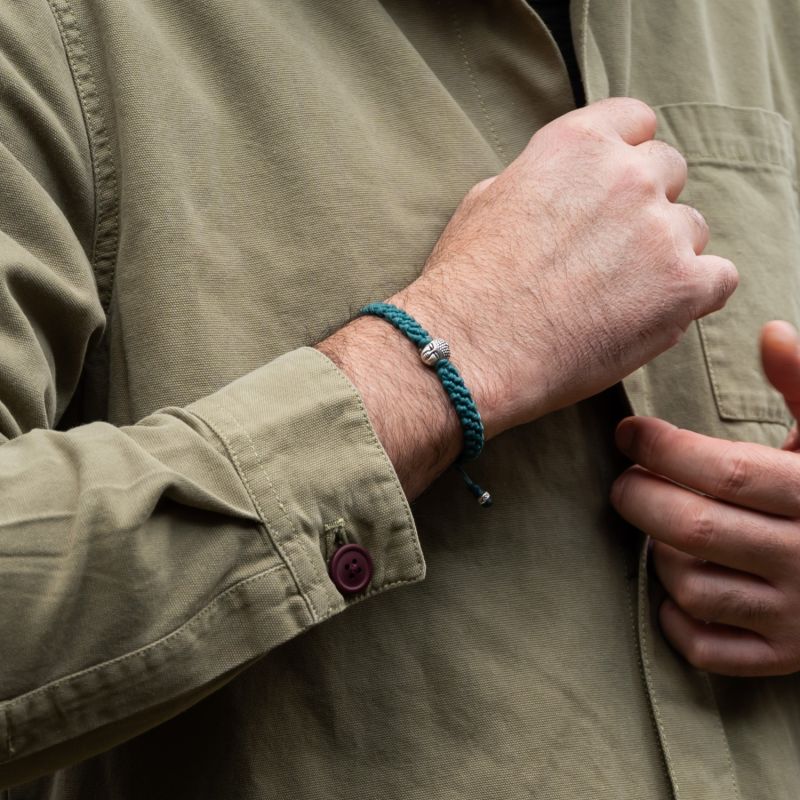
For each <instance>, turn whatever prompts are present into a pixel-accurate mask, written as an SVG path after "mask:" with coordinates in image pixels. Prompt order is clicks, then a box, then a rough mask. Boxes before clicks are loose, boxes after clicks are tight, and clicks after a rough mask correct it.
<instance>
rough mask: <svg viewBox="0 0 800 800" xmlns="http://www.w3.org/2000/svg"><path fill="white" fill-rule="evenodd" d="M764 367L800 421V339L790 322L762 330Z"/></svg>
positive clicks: (781, 322)
mask: <svg viewBox="0 0 800 800" xmlns="http://www.w3.org/2000/svg"><path fill="white" fill-rule="evenodd" d="M761 364H762V366H763V367H764V374H765V375H766V376H767V380H768V381H769V382H770V383H771V384H772V385H773V386H774V387H775V388H776V389H777V390H778V391H779V392H780V393H781V394H782V395H783V399H784V400H785V401H786V405H787V406H788V407H789V411H791V412H792V416H794V418H795V419H800V336H798V333H797V331H796V330H795V328H794V326H792V325H790V324H789V323H788V322H783V321H781V320H774V321H773V322H768V323H767V324H766V325H764V327H763V328H762V329H761Z"/></svg>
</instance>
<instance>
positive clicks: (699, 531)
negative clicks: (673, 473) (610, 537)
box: [611, 467, 798, 581]
mask: <svg viewBox="0 0 800 800" xmlns="http://www.w3.org/2000/svg"><path fill="white" fill-rule="evenodd" d="M611 501H612V503H613V505H614V507H615V508H616V509H617V511H618V512H619V513H620V514H621V515H622V516H623V517H624V518H625V519H626V520H628V522H630V523H631V524H632V525H634V526H636V527H637V528H639V529H640V530H642V531H644V532H645V533H647V534H649V535H650V536H651V537H652V538H653V539H657V540H658V541H660V542H664V543H665V544H668V545H670V546H671V547H674V548H676V549H678V550H681V551H683V552H684V553H688V554H689V555H692V556H695V557H696V558H702V559H705V560H706V561H713V562H714V563H716V564H722V565H723V566H726V567H731V568H732V569H738V570H741V571H742V572H750V573H752V574H754V575H758V576H760V577H762V578H766V579H767V580H770V581H772V580H776V579H782V578H783V577H784V576H785V574H786V572H787V570H792V569H793V567H792V563H793V562H794V561H795V559H796V556H795V552H794V548H795V542H796V541H797V539H798V534H797V528H796V525H795V523H793V522H790V521H789V520H786V519H783V518H782V517H772V516H768V515H766V514H761V513H760V512H758V511H750V510H748V509H746V508H739V507H738V506H732V505H729V504H728V503H722V502H720V501H719V500H715V499H714V498H711V497H706V496H705V495H701V494H697V493H696V492H693V491H690V490H689V489H685V488H684V487H682V486H678V485H677V484H675V483H672V482H671V481H668V480H665V479H664V478H660V477H659V476H658V475H654V474H653V473H651V472H647V471H646V470H643V469H642V468H641V467H632V468H631V469H629V470H627V471H626V472H624V473H623V474H622V475H621V476H620V477H619V478H618V479H617V480H616V481H615V482H614V486H613V489H612V495H611Z"/></svg>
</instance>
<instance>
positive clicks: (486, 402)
mask: <svg viewBox="0 0 800 800" xmlns="http://www.w3.org/2000/svg"><path fill="white" fill-rule="evenodd" d="M655 130H656V117H655V114H654V112H653V111H652V110H651V109H650V108H649V107H648V106H646V105H645V104H644V103H641V102H639V101H638V100H633V99H630V98H614V99H611V100H605V101H602V102H599V103H595V104H593V105H591V106H588V107H586V108H581V109H578V110H576V111H573V112H570V113H569V114H565V115H564V116H562V117H559V118H558V119H556V120H554V121H553V122H551V123H550V124H549V125H546V126H545V127H544V128H542V129H541V130H540V131H538V132H537V133H536V135H535V136H534V137H533V138H532V139H531V141H530V142H529V144H528V146H527V147H526V148H525V150H524V151H523V152H522V153H521V154H520V155H519V156H518V158H517V159H516V160H515V161H514V162H513V163H512V164H510V165H509V166H508V167H507V168H506V169H505V170H504V171H503V172H502V173H500V175H498V176H497V177H496V178H491V179H489V180H487V181H484V182H483V183H481V184H478V185H477V186H476V187H475V188H474V189H473V190H472V191H471V192H470V193H469V194H468V195H467V197H466V198H465V200H464V201H463V202H462V204H461V206H460V207H459V208H458V209H457V211H456V213H455V214H454V216H453V218H452V220H451V221H450V223H449V224H448V226H447V228H446V229H445V231H444V233H443V234H442V236H441V238H440V239H439V242H438V243H437V245H436V247H435V248H434V251H433V253H432V254H431V257H430V259H429V260H428V263H427V264H426V266H425V270H424V272H423V274H422V276H421V277H420V278H419V279H418V280H417V281H415V282H414V283H413V284H411V286H409V287H408V288H407V289H406V290H404V291H402V292H400V293H399V294H398V295H397V296H396V297H395V298H392V301H393V302H395V303H396V304H397V305H400V306H402V307H404V308H406V309H407V310H409V311H410V312H411V313H412V314H413V315H414V316H416V317H417V318H418V319H419V320H420V321H421V322H422V324H423V325H424V326H425V327H426V328H427V329H428V330H429V331H431V333H432V334H433V335H439V336H443V337H444V338H446V339H448V340H449V341H450V344H451V346H452V348H453V361H454V363H455V364H456V365H457V366H458V367H459V369H460V370H461V371H462V373H463V375H464V379H465V381H466V383H467V386H469V387H470V388H471V389H473V391H474V393H475V395H476V400H477V402H478V407H479V409H480V411H481V414H482V416H483V417H484V422H485V424H486V427H487V431H488V434H489V436H492V435H494V434H495V433H498V432H500V431H502V430H506V429H508V428H511V427H514V426H515V425H519V424H522V423H524V422H529V421H531V420H532V419H535V418H537V417H539V416H541V415H543V414H545V413H548V412H549V411H552V410H555V409H556V408H560V407H563V406H566V405H569V404H570V403H574V402H576V401H578V400H581V399H583V398H585V397H589V396H591V395H593V394H595V393H597V392H598V391H600V390H601V389H604V388H607V387H608V386H610V385H612V384H613V383H615V382H616V381H618V380H620V379H621V378H622V377H624V376H625V375H627V374H629V373H630V372H632V371H633V370H634V369H636V368H637V367H639V366H641V365H642V364H644V363H646V362H648V361H650V360H651V359H652V358H654V357H655V356H656V355H658V354H659V353H661V352H662V351H664V350H666V349H668V348H669V347H671V346H672V345H674V344H675V343H676V342H677V341H678V339H679V338H680V337H681V335H682V334H683V332H684V331H685V330H686V328H687V327H688V326H689V324H690V323H691V322H692V320H694V319H696V318H698V317H701V316H703V315H705V314H708V313H710V312H712V311H715V310H717V309H719V308H720V307H721V306H722V305H724V303H725V301H726V300H727V298H728V297H729V296H730V294H731V293H732V292H733V290H734V289H735V287H736V284H737V280H738V278H737V274H736V270H735V268H734V266H733V264H731V262H730V261H727V260H725V259H722V258H719V257H717V256H712V255H701V253H702V251H703V249H704V248H705V246H706V243H707V241H708V229H707V227H706V223H705V221H704V219H703V217H702V216H701V215H700V213H699V212H698V211H696V210H695V209H693V208H691V207H689V206H685V205H681V204H680V203H676V202H675V200H676V199H677V197H678V195H679V194H680V192H681V190H682V189H683V186H684V183H685V181H686V162H685V160H684V159H683V157H682V156H681V155H680V154H679V153H678V152H677V151H676V150H674V149H673V148H672V147H670V146H669V145H667V144H665V143H664V142H659V141H654V140H653V136H654V135H655Z"/></svg>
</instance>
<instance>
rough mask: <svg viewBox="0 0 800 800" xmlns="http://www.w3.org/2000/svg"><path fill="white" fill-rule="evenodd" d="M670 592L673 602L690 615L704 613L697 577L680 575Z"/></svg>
mask: <svg viewBox="0 0 800 800" xmlns="http://www.w3.org/2000/svg"><path fill="white" fill-rule="evenodd" d="M670 591H671V594H672V598H673V600H674V601H675V602H676V603H677V604H678V605H679V606H680V607H681V608H682V609H683V610H684V611H686V612H687V613H688V614H691V615H692V616H695V615H696V614H698V613H699V612H701V611H702V592H701V590H700V587H699V586H698V582H697V577H696V576H695V575H693V574H686V573H683V574H681V575H679V576H678V577H677V578H676V579H675V583H674V585H673V586H672V587H671V588H670Z"/></svg>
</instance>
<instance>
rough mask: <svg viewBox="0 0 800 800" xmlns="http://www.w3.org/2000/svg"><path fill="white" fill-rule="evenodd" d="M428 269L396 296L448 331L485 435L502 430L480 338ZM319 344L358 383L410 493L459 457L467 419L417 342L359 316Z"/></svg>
mask: <svg viewBox="0 0 800 800" xmlns="http://www.w3.org/2000/svg"><path fill="white" fill-rule="evenodd" d="M437 283H438V282H437V281H436V280H435V279H434V280H431V278H430V276H429V275H424V276H423V277H421V278H419V279H418V280H416V281H415V282H414V283H412V284H411V285H410V286H408V287H406V288H405V289H403V290H402V291H401V292H398V293H397V294H396V295H394V296H393V297H391V298H389V302H391V303H393V304H395V305H397V306H399V307H400V308H402V309H404V310H405V311H407V312H408V313H410V314H411V316H413V317H414V318H415V319H416V320H417V321H418V322H420V323H421V324H422V326H423V327H424V328H426V330H428V331H429V332H430V334H431V335H432V336H441V337H442V338H445V339H447V341H448V342H449V343H450V345H451V349H452V351H453V363H454V364H455V365H456V366H457V368H458V369H459V371H460V372H461V374H462V377H463V378H464V380H465V383H466V384H467V387H468V388H469V389H470V392H471V393H472V395H473V398H474V400H475V402H476V404H477V406H478V409H479V411H480V413H481V416H482V419H483V422H484V426H485V432H486V438H487V439H489V438H491V436H493V435H495V434H496V433H497V430H496V424H495V421H496V414H495V411H494V407H495V404H494V403H493V402H492V401H491V400H492V397H491V393H490V392H489V391H488V390H487V373H486V371H485V370H481V369H480V361H481V359H480V357H479V355H478V353H477V352H476V345H475V343H473V342H472V341H470V337H469V331H468V328H467V325H466V324H465V322H464V320H463V319H462V318H461V317H460V316H459V309H458V308H457V307H456V306H455V305H454V303H453V301H452V300H449V301H448V300H442V299H441V298H440V297H438V295H439V294H441V287H439V286H438V285H437ZM317 349H318V350H320V351H321V352H322V353H324V354H325V355H326V356H328V358H330V359H331V361H333V362H334V363H335V364H336V366H338V367H339V368H340V369H341V370H342V371H343V372H344V373H345V374H346V375H347V377H348V378H349V379H350V381H351V382H352V383H353V384H354V385H355V386H356V388H357V389H358V391H359V393H360V394H361V396H362V398H363V400H364V405H365V407H366V410H367V414H368V416H369V418H370V421H371V422H372V425H373V427H374V428H375V431H376V433H377V435H378V438H379V440H380V442H381V444H382V445H383V447H384V449H385V450H386V453H387V455H388V456H389V459H390V460H391V462H392V464H393V465H394V468H395V471H396V472H397V475H398V478H399V479H400V483H401V484H402V486H403V489H404V491H405V493H406V496H407V497H408V498H409V499H413V498H414V497H416V496H417V495H419V494H421V493H422V492H423V491H424V490H425V489H426V488H427V487H428V485H429V484H430V483H432V482H433V481H434V480H435V479H436V478H437V477H438V476H439V475H440V474H441V473H442V472H443V471H444V470H445V469H447V467H448V466H450V465H451V464H452V463H453V462H454V461H455V460H456V459H457V458H458V455H459V453H460V452H461V448H462V444H463V442H462V432H461V424H460V422H459V420H458V417H457V415H456V412H455V409H454V407H453V404H452V402H451V401H450V398H449V397H448V395H447V392H446V391H445V389H444V387H443V386H442V384H441V382H440V381H439V378H438V376H437V375H436V373H435V372H434V371H433V370H432V369H429V368H427V367H426V366H425V365H424V364H423V363H422V361H421V360H420V357H419V352H418V350H417V348H416V346H415V345H414V344H413V343H412V342H411V341H410V340H409V339H408V338H407V337H406V336H405V335H404V334H402V333H401V332H400V331H398V330H396V329H395V328H394V327H392V326H391V325H390V324H389V323H387V322H386V321H384V320H382V319H379V318H377V317H373V316H364V317H358V318H356V319H354V320H353V321H352V322H350V323H349V324H348V325H346V326H344V327H343V328H341V329H340V330H339V331H337V332H336V333H335V334H333V335H332V336H330V337H329V338H327V339H325V340H324V341H322V342H320V343H319V344H318V345H317Z"/></svg>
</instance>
